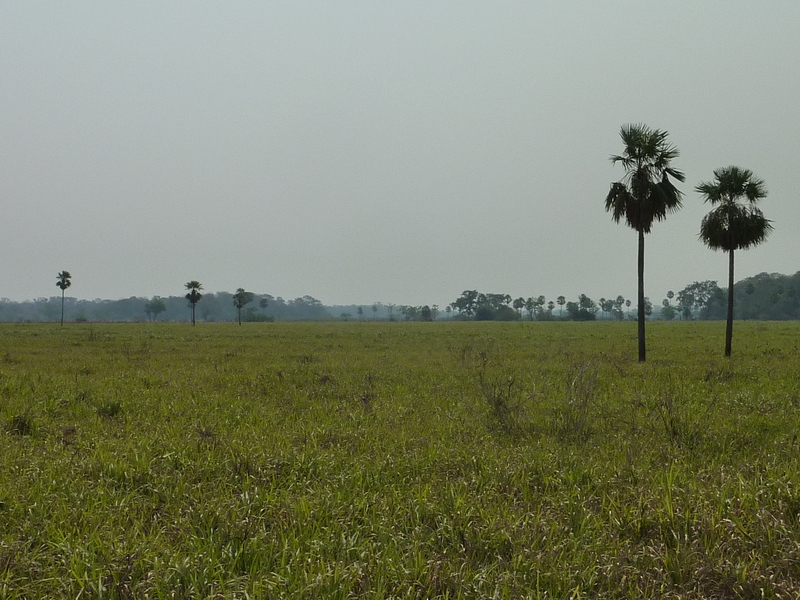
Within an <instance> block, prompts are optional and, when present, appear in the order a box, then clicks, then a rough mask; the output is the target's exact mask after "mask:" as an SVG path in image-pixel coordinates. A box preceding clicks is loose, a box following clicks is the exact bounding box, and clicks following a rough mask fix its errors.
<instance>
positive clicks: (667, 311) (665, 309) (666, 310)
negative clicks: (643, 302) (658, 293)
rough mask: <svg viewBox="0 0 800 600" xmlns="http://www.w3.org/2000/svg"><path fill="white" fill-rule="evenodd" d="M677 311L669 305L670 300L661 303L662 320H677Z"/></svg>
mask: <svg viewBox="0 0 800 600" xmlns="http://www.w3.org/2000/svg"><path fill="white" fill-rule="evenodd" d="M676 312H677V311H676V310H675V309H674V308H673V307H672V305H671V304H670V303H669V299H668V298H664V301H663V302H662V303H661V318H662V319H664V320H665V321H672V319H674V318H675V314H676Z"/></svg>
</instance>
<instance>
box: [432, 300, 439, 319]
mask: <svg viewBox="0 0 800 600" xmlns="http://www.w3.org/2000/svg"><path fill="white" fill-rule="evenodd" d="M438 316H439V305H438V304H434V305H432V306H431V319H433V320H434V321H435V320H436V317H438Z"/></svg>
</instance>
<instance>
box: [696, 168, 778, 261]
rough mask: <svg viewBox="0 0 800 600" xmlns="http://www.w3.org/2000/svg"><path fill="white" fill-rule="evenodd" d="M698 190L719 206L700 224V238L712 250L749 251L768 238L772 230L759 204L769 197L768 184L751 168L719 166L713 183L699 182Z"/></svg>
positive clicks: (714, 204) (706, 198) (713, 204)
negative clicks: (755, 174)
mask: <svg viewBox="0 0 800 600" xmlns="http://www.w3.org/2000/svg"><path fill="white" fill-rule="evenodd" d="M695 190H696V191H697V192H699V193H700V194H702V195H703V199H704V201H705V202H709V203H710V204H711V205H712V206H716V208H714V209H713V210H712V211H711V212H710V213H708V214H707V215H706V216H705V217H703V221H702V222H701V224H700V239H701V240H703V242H704V243H705V244H706V245H707V246H708V247H709V248H711V249H712V250H724V251H726V252H730V251H732V250H747V249H748V248H752V247H753V246H757V245H758V244H760V243H762V242H763V241H765V240H766V239H767V235H769V232H770V231H772V225H771V224H770V221H769V220H768V219H766V218H765V217H764V214H763V213H762V212H761V209H759V208H758V207H757V206H756V204H757V203H758V201H759V200H762V199H763V198H766V196H767V187H766V185H765V184H764V180H763V179H759V178H758V177H755V176H754V175H753V172H752V171H750V170H749V169H741V168H739V167H724V168H722V169H717V170H716V171H714V181H713V182H703V183H700V184H699V185H697V187H695Z"/></svg>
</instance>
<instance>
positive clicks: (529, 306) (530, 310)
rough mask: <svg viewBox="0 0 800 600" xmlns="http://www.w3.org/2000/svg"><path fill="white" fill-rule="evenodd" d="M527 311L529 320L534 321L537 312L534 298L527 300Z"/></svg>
mask: <svg viewBox="0 0 800 600" xmlns="http://www.w3.org/2000/svg"><path fill="white" fill-rule="evenodd" d="M525 310H527V311H528V318H529V319H530V320H531V321H533V313H534V311H535V310H536V304H535V300H534V298H533V296H531V297H530V298H528V299H527V300H525Z"/></svg>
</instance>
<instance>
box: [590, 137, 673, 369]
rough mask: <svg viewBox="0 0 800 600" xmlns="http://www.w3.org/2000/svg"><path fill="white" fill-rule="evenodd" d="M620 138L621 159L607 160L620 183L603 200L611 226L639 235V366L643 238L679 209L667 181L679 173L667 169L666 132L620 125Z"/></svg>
mask: <svg viewBox="0 0 800 600" xmlns="http://www.w3.org/2000/svg"><path fill="white" fill-rule="evenodd" d="M619 134H620V137H621V138H622V143H623V146H624V149H623V152H622V154H621V155H614V156H612V157H611V162H612V163H613V164H617V163H620V164H622V166H623V167H624V168H625V176H624V177H623V178H622V180H621V181H618V182H615V183H612V184H611V190H610V191H609V192H608V196H606V203H605V205H606V211H608V212H610V213H611V218H612V219H613V220H614V222H615V223H619V222H620V221H621V220H622V219H625V223H626V224H627V225H628V226H629V227H631V228H632V229H635V230H636V231H637V232H638V234H639V257H638V259H639V260H638V283H639V290H638V291H639V295H638V301H639V311H638V312H639V314H638V316H639V362H644V360H645V358H646V350H645V331H644V319H645V300H644V236H645V234H646V233H650V229H651V228H652V227H653V223H654V222H655V221H663V220H664V219H666V218H667V215H668V214H669V213H671V212H675V211H676V210H678V209H679V208H680V207H681V196H683V193H682V192H680V191H679V190H678V189H677V188H676V187H675V186H674V185H673V184H672V181H670V177H671V178H673V179H677V180H678V181H683V180H684V179H685V176H684V174H683V173H682V172H680V171H678V170H677V169H674V168H673V167H672V166H671V163H672V161H673V159H675V158H677V157H678V149H677V148H676V147H675V146H673V145H672V144H670V143H668V142H667V132H666V131H660V130H658V129H650V127H648V126H647V125H641V124H639V125H623V127H622V129H621V130H620V133H619Z"/></svg>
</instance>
